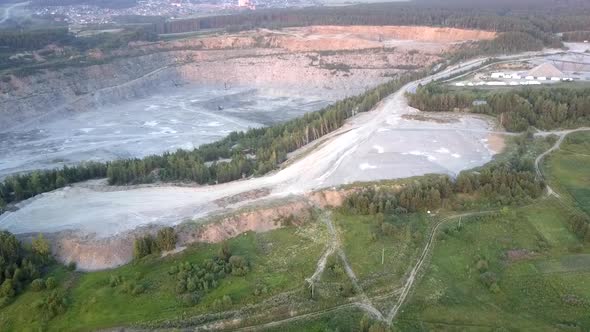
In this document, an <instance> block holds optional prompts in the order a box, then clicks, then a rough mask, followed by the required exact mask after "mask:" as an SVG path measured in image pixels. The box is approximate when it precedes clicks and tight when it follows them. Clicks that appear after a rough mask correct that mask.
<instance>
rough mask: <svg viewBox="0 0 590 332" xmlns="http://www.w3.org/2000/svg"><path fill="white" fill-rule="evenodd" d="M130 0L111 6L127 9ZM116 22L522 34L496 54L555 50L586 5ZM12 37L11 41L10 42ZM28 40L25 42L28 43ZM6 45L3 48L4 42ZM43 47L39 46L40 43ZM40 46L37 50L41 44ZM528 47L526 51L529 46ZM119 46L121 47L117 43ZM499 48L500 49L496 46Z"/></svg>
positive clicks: (165, 28) (454, 5) (22, 39)
mask: <svg viewBox="0 0 590 332" xmlns="http://www.w3.org/2000/svg"><path fill="white" fill-rule="evenodd" d="M37 1H38V2H43V4H46V5H47V4H54V3H55V4H62V3H67V2H72V1H73V2H84V1H78V0H37ZM113 3H115V1H111V0H105V1H101V2H100V3H99V5H104V6H107V7H108V6H111V5H112V4H113ZM132 3H133V0H129V1H123V2H117V4H118V5H122V6H128V5H130V4H132ZM118 21H119V22H120V23H122V24H127V23H131V24H136V23H138V22H141V23H142V24H141V28H139V27H137V28H138V29H142V30H143V31H144V32H143V33H138V34H137V35H136V38H144V39H142V40H151V39H152V38H153V36H154V35H155V34H167V33H182V32H192V31H198V30H206V29H225V30H226V31H241V30H248V29H254V28H282V27H293V26H308V25H427V26H440V27H452V28H467V29H481V30H490V31H498V32H520V33H523V35H520V36H515V35H506V37H504V38H507V39H509V40H504V41H502V40H500V41H499V43H500V44H501V45H496V44H493V43H491V44H484V45H483V46H484V47H483V48H482V49H484V50H486V51H489V50H490V49H491V50H493V51H495V52H497V53H500V52H509V51H517V50H533V49H537V48H538V47H539V43H542V44H544V45H546V46H559V40H558V39H557V38H556V37H555V36H554V34H555V33H557V32H567V31H589V30H590V3H588V2H586V1H574V0H572V1H568V3H567V4H565V3H561V2H558V1H552V0H540V1H528V0H527V1H518V2H516V1H512V2H505V1H500V2H497V1H482V0H480V1H469V2H467V1H458V0H453V1H445V2H444V3H441V2H440V1H436V0H422V1H412V2H393V3H378V4H363V5H354V6H342V7H309V8H290V9H264V10H257V11H251V12H242V13H234V14H231V15H218V16H207V17H198V18H190V19H175V20H165V19H163V18H158V17H136V16H124V17H121V18H119V19H118ZM5 33H6V34H7V36H5V37H4V41H3V40H2V39H0V45H9V46H10V47H13V46H12V45H16V46H19V47H21V48H22V47H23V46H28V47H32V46H33V45H35V47H37V48H38V47H39V43H40V41H39V38H38V37H39V36H40V35H43V34H47V37H51V38H46V40H47V43H46V44H48V43H52V42H60V43H62V44H68V43H74V42H75V39H67V38H64V36H59V39H58V38H56V36H52V35H50V34H49V33H48V32H47V31H45V30H41V31H32V32H28V33H27V34H22V33H21V32H20V31H9V32H5ZM15 38H16V39H17V40H15ZM28 38H30V39H31V41H29V40H28ZM6 41H10V43H9V44H5V42H6ZM46 44H44V45H46ZM44 45H41V46H44ZM529 45H530V47H529ZM121 46H122V45H121ZM498 46H500V47H498Z"/></svg>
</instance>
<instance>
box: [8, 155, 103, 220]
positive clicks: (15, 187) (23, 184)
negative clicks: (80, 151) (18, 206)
mask: <svg viewBox="0 0 590 332" xmlns="http://www.w3.org/2000/svg"><path fill="white" fill-rule="evenodd" d="M107 168H108V163H98V162H86V163H82V164H80V165H77V166H73V167H68V166H64V167H63V168H61V169H54V170H45V171H33V172H31V173H28V174H19V175H14V176H10V177H8V178H6V179H5V180H4V181H3V182H0V212H1V211H2V209H3V208H5V206H6V204H8V203H13V202H18V201H22V200H25V199H27V198H31V197H33V196H36V195H38V194H41V193H44V192H48V191H52V190H55V189H58V188H63V187H65V186H66V185H68V184H71V183H75V182H80V181H85V180H90V179H99V178H104V177H105V176H106V175H107Z"/></svg>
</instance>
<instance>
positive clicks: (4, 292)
mask: <svg viewBox="0 0 590 332" xmlns="http://www.w3.org/2000/svg"><path fill="white" fill-rule="evenodd" d="M14 286H15V285H14V283H13V282H12V279H6V280H4V282H3V283H2V285H1V286H0V297H8V298H11V297H14V296H15V295H16V291H15V290H14Z"/></svg>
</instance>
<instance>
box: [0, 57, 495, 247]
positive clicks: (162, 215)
mask: <svg viewBox="0 0 590 332" xmlns="http://www.w3.org/2000/svg"><path fill="white" fill-rule="evenodd" d="M483 61H485V59H477V60H472V61H470V62H468V63H465V64H462V65H461V66H455V67H451V68H449V69H447V70H445V71H443V72H441V73H439V74H436V75H434V76H432V77H429V78H426V79H424V80H421V81H418V82H413V83H410V84H408V85H406V86H405V87H403V88H402V89H400V91H398V92H396V93H394V94H393V95H391V96H389V97H387V98H386V99H385V100H384V101H383V102H382V103H380V104H379V105H378V106H377V107H376V109H375V110H373V111H371V112H368V113H364V114H360V115H358V116H356V117H355V118H353V119H351V120H350V121H348V122H347V123H346V124H345V125H344V126H343V127H342V128H340V129H339V130H337V131H335V132H334V133H332V134H331V135H329V137H328V138H327V139H326V140H325V141H324V143H322V144H321V145H320V146H319V147H317V148H315V149H314V150H313V151H311V152H309V153H308V154H306V155H305V156H303V157H301V158H300V159H298V160H297V161H294V162H293V163H291V164H290V165H289V166H288V167H286V168H284V169H283V170H280V171H278V172H275V173H272V174H269V175H266V176H263V177H259V178H252V179H247V180H242V181H236V182H232V183H226V184H220V185H214V186H203V187H194V188H181V187H174V186H161V187H147V188H137V189H131V190H119V191H117V190H111V191H99V190H94V189H89V188H84V187H80V186H74V187H68V188H64V189H61V190H56V191H54V192H50V193H46V194H42V195H39V196H37V197H35V198H33V199H30V200H27V201H24V202H21V203H20V204H19V205H18V208H19V209H18V210H17V211H14V212H8V213H5V214H3V215H1V216H0V228H3V229H7V230H9V231H11V232H14V233H17V234H18V233H37V232H44V233H51V232H59V231H65V230H71V231H75V232H78V233H79V234H81V235H94V236H96V237H98V238H101V237H110V236H113V235H117V234H120V233H123V232H127V231H131V230H133V229H135V228H137V227H139V226H143V225H147V224H168V225H174V224H178V223H181V222H183V221H185V220H188V219H196V218H200V217H204V216H207V215H210V214H213V213H215V212H219V211H221V210H222V207H221V206H219V205H217V204H216V203H215V201H216V200H219V199H222V198H224V197H229V196H234V195H237V194H240V193H244V192H248V191H252V190H256V189H261V188H268V189H269V190H270V197H272V198H280V197H285V196H288V195H299V194H303V193H306V192H309V191H311V190H315V189H319V188H326V187H330V186H335V185H340V184H346V183H351V182H354V181H369V180H382V179H391V178H403V177H409V176H415V175H422V174H427V173H447V174H456V173H458V172H459V171H461V170H463V169H467V168H472V167H476V166H479V165H482V164H484V163H486V162H488V161H489V160H490V159H491V157H492V155H493V154H494V153H495V152H494V151H491V150H490V149H489V148H488V147H487V144H486V143H487V139H488V135H489V132H491V131H492V129H491V128H490V124H489V123H488V122H486V121H485V120H482V119H480V118H477V117H471V116H464V117H460V118H457V119H456V121H452V122H443V121H436V122H424V121H418V120H413V119H409V118H407V117H404V115H408V114H414V113H417V112H418V111H417V110H415V109H412V108H410V107H409V106H408V105H407V102H406V99H405V97H404V93H405V92H406V91H410V90H413V89H415V87H416V86H417V85H418V84H419V83H426V82H428V81H430V80H433V79H440V78H444V77H447V76H448V75H451V74H454V73H456V72H459V71H464V70H466V69H469V68H472V67H475V66H478V65H480V64H481V63H482V62H483ZM246 203H247V202H242V203H238V204H241V205H243V204H246ZM232 207H236V205H233V206H229V208H232Z"/></svg>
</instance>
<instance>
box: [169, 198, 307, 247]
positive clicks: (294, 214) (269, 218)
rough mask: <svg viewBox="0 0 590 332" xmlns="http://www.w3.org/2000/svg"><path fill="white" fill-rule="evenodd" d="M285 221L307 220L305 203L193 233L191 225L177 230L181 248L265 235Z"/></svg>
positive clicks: (233, 219)
mask: <svg viewBox="0 0 590 332" xmlns="http://www.w3.org/2000/svg"><path fill="white" fill-rule="evenodd" d="M287 218H289V219H292V220H293V222H295V223H302V222H304V221H306V220H309V219H310V218H311V206H310V205H309V204H308V203H307V202H305V201H301V200H298V201H295V202H290V203H287V204H282V205H278V206H272V207H263V208H259V209H255V210H252V211H247V212H242V213H238V214H235V215H231V216H228V217H224V218H222V219H221V220H218V221H215V222H212V223H207V224H205V225H197V228H196V230H194V231H192V230H190V229H191V228H193V227H192V226H193V225H190V224H189V225H183V226H181V227H180V228H179V233H178V235H179V239H178V240H179V241H178V242H179V244H180V245H186V244H190V243H195V242H205V243H217V242H221V241H224V240H227V239H230V238H233V237H235V236H237V235H240V234H242V233H245V232H250V231H254V232H267V231H270V230H273V229H277V228H280V227H282V226H284V224H285V220H286V219H287Z"/></svg>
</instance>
